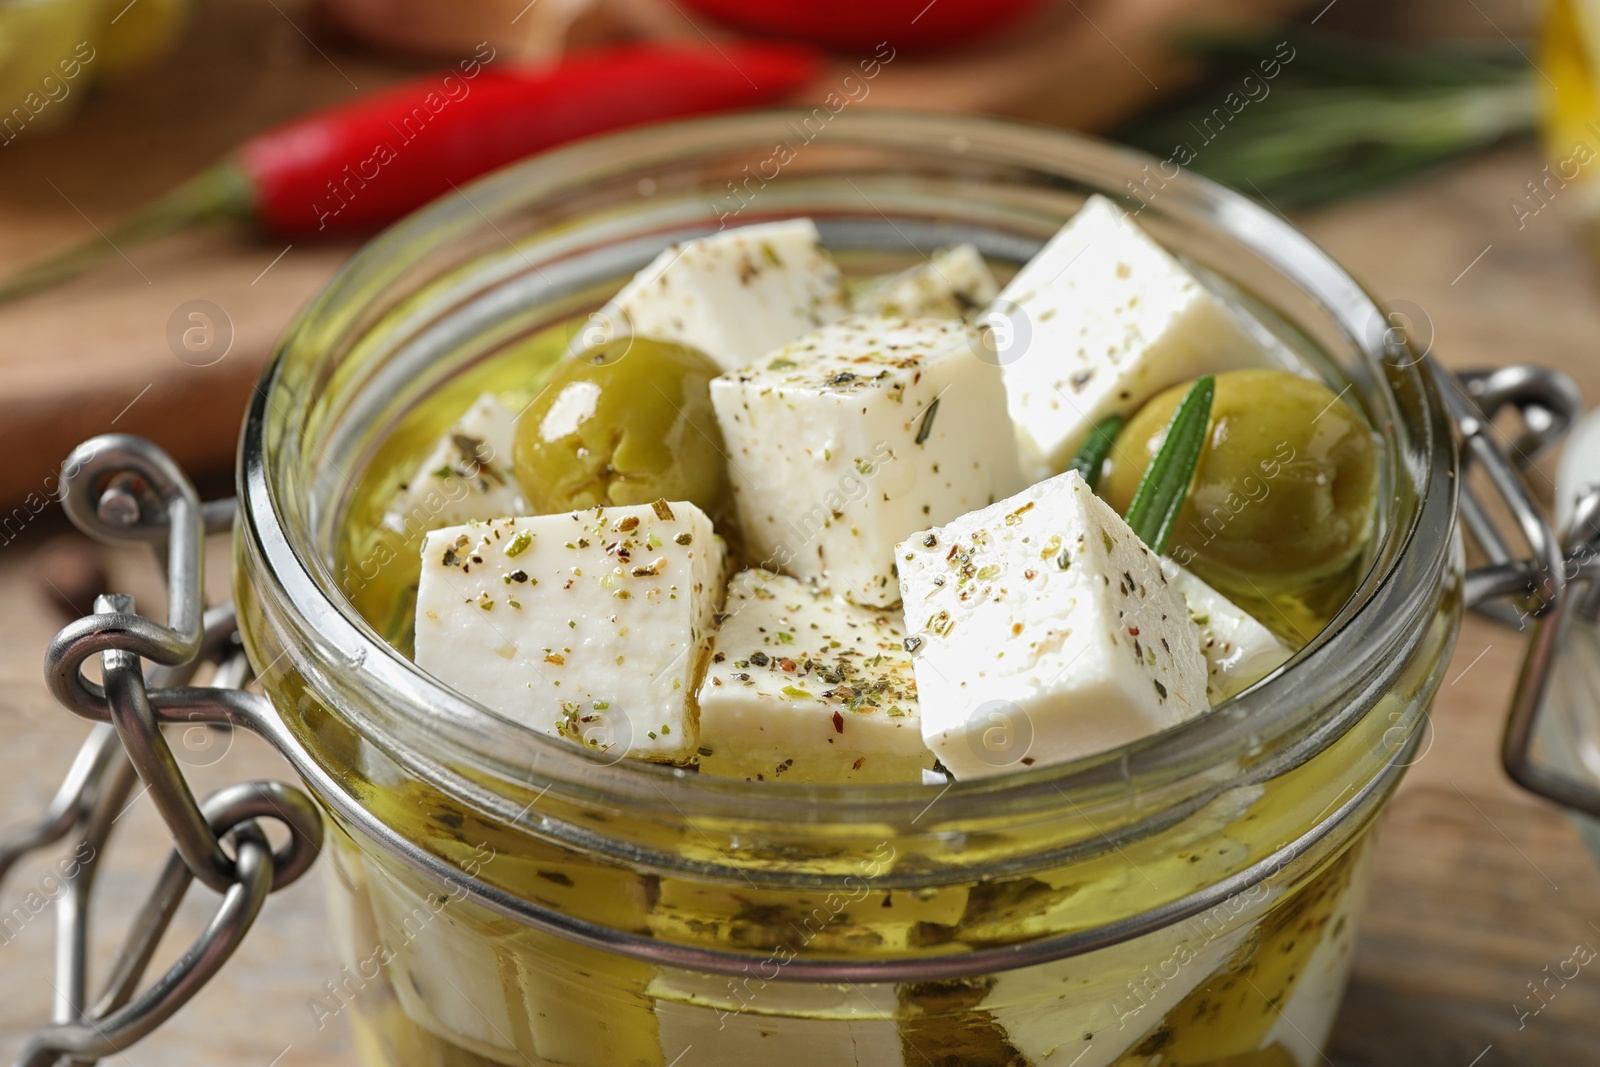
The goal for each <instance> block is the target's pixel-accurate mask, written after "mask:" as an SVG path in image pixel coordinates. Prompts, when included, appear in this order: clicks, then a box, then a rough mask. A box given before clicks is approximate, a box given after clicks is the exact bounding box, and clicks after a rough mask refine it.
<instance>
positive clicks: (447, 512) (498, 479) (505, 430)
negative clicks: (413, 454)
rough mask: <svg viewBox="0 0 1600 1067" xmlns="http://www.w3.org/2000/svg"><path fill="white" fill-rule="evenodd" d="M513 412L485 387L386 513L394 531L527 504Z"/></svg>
mask: <svg viewBox="0 0 1600 1067" xmlns="http://www.w3.org/2000/svg"><path fill="white" fill-rule="evenodd" d="M515 425H516V416H515V415H514V414H513V413H512V412H511V411H510V410H509V409H508V408H507V407H506V406H505V405H504V404H502V403H500V401H499V400H497V399H495V397H494V394H492V393H484V394H483V395H482V396H480V397H479V398H478V399H477V400H475V401H473V402H472V406H471V407H470V408H468V409H467V410H466V413H465V414H463V415H462V416H461V418H459V419H457V420H456V422H455V425H453V426H451V427H450V429H449V430H448V431H447V432H446V433H445V435H444V436H443V437H442V438H440V439H439V443H438V444H436V445H435V446H434V447H433V449H432V450H431V451H429V452H428V454H427V456H426V457H424V458H423V460H422V462H421V463H419V464H417V469H416V472H415V473H413V474H412V475H411V477H410V478H409V479H407V480H406V481H405V482H404V483H403V484H402V485H401V486H400V491H399V493H398V494H396V496H395V499H394V502H393V503H392V504H391V505H390V506H389V511H388V513H387V514H386V515H385V516H384V520H383V522H384V525H385V526H387V527H389V528H390V529H391V530H393V531H394V532H396V533H400V534H406V535H408V536H409V535H415V534H420V533H421V532H422V531H423V530H431V529H433V528H434V527H436V526H446V525H453V524H456V523H462V522H469V521H471V520H473V519H480V520H481V519H498V518H502V517H504V516H506V515H519V514H521V513H523V512H525V511H527V510H528V504H527V502H526V501H525V500H524V499H523V497H522V490H521V489H520V488H519V487H518V486H517V476H516V472H515V471H513V470H512V467H511V442H512V438H513V436H514V435H515V429H514V427H515Z"/></svg>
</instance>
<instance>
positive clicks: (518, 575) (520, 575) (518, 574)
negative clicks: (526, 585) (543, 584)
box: [507, 570, 528, 582]
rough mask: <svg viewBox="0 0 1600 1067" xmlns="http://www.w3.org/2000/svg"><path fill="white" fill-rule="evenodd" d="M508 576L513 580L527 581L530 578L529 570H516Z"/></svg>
mask: <svg viewBox="0 0 1600 1067" xmlns="http://www.w3.org/2000/svg"><path fill="white" fill-rule="evenodd" d="M507 577H509V578H510V579H511V580H512V581H513V582H525V581H527V580H528V572H527V571H525V570H514V571H512V572H511V573H510V574H509V575H507Z"/></svg>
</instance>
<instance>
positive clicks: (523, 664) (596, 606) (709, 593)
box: [416, 501, 723, 760]
mask: <svg viewBox="0 0 1600 1067" xmlns="http://www.w3.org/2000/svg"><path fill="white" fill-rule="evenodd" d="M722 570H723V546H722V542H721V540H720V539H719V538H718V537H717V536H716V533H715V532H714V531H713V530H712V528H711V520H710V519H708V518H706V516H705V513H704V512H702V511H701V510H700V509H699V508H697V507H695V506H694V505H693V504H690V503H686V502H682V501H674V502H672V503H671V504H668V503H667V502H666V501H657V502H656V503H654V504H639V505H632V506H628V507H610V508H594V509H590V510H586V511H575V512H570V513H565V514H559V515H540V516H537V517H534V518H515V519H497V520H495V521H493V522H488V523H468V524H467V525H464V526H451V527H447V528H445V529H443V530H434V531H433V532H431V533H429V534H428V536H427V537H426V538H425V539H424V540H423V544H422V577H421V581H420V583H419V584H418V587H417V628H416V634H417V642H416V649H417V651H416V662H417V665H418V666H420V667H422V668H423V669H424V670H426V671H428V672H430V673H432V674H433V675H434V676H435V677H437V678H439V679H440V680H441V681H444V682H446V683H448V684H450V685H452V686H454V687H455V688H456V689H458V690H460V691H461V692H462V693H464V694H466V695H467V696H469V697H471V698H472V699H474V700H476V701H478V702H479V703H480V704H483V705H485V706H487V707H489V708H491V709H493V710H494V711H497V712H499V713H500V714H501V715H503V716H505V717H506V718H508V719H512V720H514V721H516V722H519V723H522V724H523V725H525V726H527V727H528V728H529V729H533V730H539V731H541V732H543V733H547V734H551V735H554V736H562V737H567V738H568V739H570V740H573V741H576V742H578V743H581V744H586V745H588V746H589V747H591V748H594V749H596V750H598V751H602V752H605V753H607V754H609V755H610V756H613V757H615V758H617V759H620V758H621V757H622V756H624V755H627V756H631V757H634V758H636V759H648V760H676V759H683V758H686V757H688V756H690V755H692V754H693V753H694V750H695V735H696V723H695V718H694V713H693V704H692V702H691V700H690V697H691V694H692V690H693V684H694V679H695V676H696V674H697V672H698V670H699V667H700V660H701V657H702V655H703V653H704V648H705V644H706V641H707V640H708V638H709V636H710V633H711V630H712V628H713V619H714V616H715V613H716V608H717V601H718V598H719V597H720V596H721V593H722Z"/></svg>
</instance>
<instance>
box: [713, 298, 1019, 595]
mask: <svg viewBox="0 0 1600 1067" xmlns="http://www.w3.org/2000/svg"><path fill="white" fill-rule="evenodd" d="M980 350H981V345H980V344H979V342H978V340H977V338H976V335H975V333H974V332H973V331H972V330H970V329H969V328H968V327H967V326H965V325H964V324H962V323H959V322H948V321H942V320H935V319H883V318H876V317H872V316H861V315H856V316H851V317H850V318H848V319H845V320H843V321H842V322H838V323H835V324H834V325H832V326H826V327H823V328H822V329H820V330H818V331H816V332H815V333H812V334H808V335H807V336H806V337H803V338H801V339H800V340H798V341H796V342H794V343H793V344H791V345H788V346H786V347H784V348H781V349H779V350H777V351H776V352H773V353H771V354H770V355H768V356H765V357H763V358H762V359H761V360H760V361H758V362H757V363H755V364H752V365H751V366H748V367H745V368H743V369H742V370H739V371H737V372H735V373H732V374H725V375H723V376H722V377H720V378H717V379H715V380H713V381H712V383H711V402H712V405H713V406H714V407H715V408H716V412H717V422H718V423H719V424H720V425H721V427H722V435H723V439H724V440H725V441H726V442H727V448H728V456H729V460H730V462H731V464H732V467H733V474H732V477H731V479H730V480H731V482H732V484H733V496H734V501H735V502H736V504H737V505H738V509H739V516H740V523H741V526H742V530H743V533H744V537H745V540H746V546H745V547H746V549H747V550H748V551H749V553H750V555H751V556H753V557H754V558H756V559H759V560H762V561H763V562H764V563H765V564H766V565H767V566H768V568H769V569H782V570H786V571H788V572H789V573H791V574H795V575H798V576H799V577H801V578H805V579H808V580H812V581H814V582H816V583H817V584H818V585H820V586H822V587H824V588H827V589H829V590H831V591H832V592H833V593H835V594H836V595H840V596H843V597H845V598H846V599H848V600H850V601H852V602H853V603H856V604H863V605H868V606H872V607H884V606H887V605H890V604H893V603H895V602H896V601H897V600H899V599H900V590H899V588H898V587H897V586H896V584H895V579H894V546H895V543H896V542H897V541H899V540H900V539H901V538H903V537H906V536H907V535H909V534H910V533H911V532H912V531H913V530H917V529H920V528H922V527H924V526H927V525H930V524H933V523H939V522H945V521H947V520H949V519H953V518H955V517H956V516H957V515H961V514H963V513H965V512H968V511H971V510H972V509H974V508H980V507H983V506H984V505H986V504H989V503H992V502H993V501H995V500H999V499H1001V498H1002V497H1005V496H1008V495H1010V494H1011V493H1014V492H1016V491H1017V490H1018V489H1019V488H1021V486H1022V485H1023V484H1024V483H1023V480H1022V473H1021V470H1020V468H1019V466H1018V463H1017V456H1016V450H1015V446H1014V438H1013V436H1012V432H1011V426H1010V420H1009V419H1008V417H1007V416H1006V408H1005V389H1004V386H1003V384H1002V383H1001V380H1000V375H999V372H998V370H997V369H996V368H995V367H993V366H992V365H990V364H989V363H987V362H985V361H984V360H983V359H982V358H980V356H979V355H977V354H975V353H976V352H978V351H980Z"/></svg>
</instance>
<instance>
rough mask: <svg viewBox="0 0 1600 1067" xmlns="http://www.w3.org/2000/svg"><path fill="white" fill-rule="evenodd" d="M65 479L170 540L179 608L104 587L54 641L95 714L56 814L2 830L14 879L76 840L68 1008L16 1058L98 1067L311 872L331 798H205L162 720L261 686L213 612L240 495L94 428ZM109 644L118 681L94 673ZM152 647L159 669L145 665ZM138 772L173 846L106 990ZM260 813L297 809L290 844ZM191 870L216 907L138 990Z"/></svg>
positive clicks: (86, 507) (227, 724)
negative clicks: (211, 568) (92, 987)
mask: <svg viewBox="0 0 1600 1067" xmlns="http://www.w3.org/2000/svg"><path fill="white" fill-rule="evenodd" d="M61 492H62V505H63V507H64V509H65V510H66V512H67V514H68V516H69V517H70V518H71V519H72V520H73V522H74V523H76V524H77V526H78V527H79V528H80V529H82V530H83V531H84V532H85V533H87V534H89V535H90V536H93V537H96V538H98V539H100V540H103V541H111V542H127V541H143V542H146V543H148V544H150V545H151V546H152V547H154V548H155V550H156V554H157V558H158V559H159V560H161V562H162V563H163V565H164V567H165V569H166V573H167V598H168V611H167V615H168V619H169V622H168V624H167V625H164V626H163V625H161V624H160V623H157V622H155V621H154V620H152V619H150V618H149V617H147V616H144V615H140V614H138V613H137V612H136V611H134V605H133V600H132V598H131V597H126V596H115V595H114V596H103V597H100V598H99V599H98V600H97V601H96V603H95V613H94V614H93V615H90V616H88V617H86V618H83V619H79V620H77V621H76V622H73V623H71V624H69V625H67V626H66V627H64V628H63V629H62V630H61V632H60V633H59V634H57V635H56V638H55V640H54V641H52V642H51V644H50V649H49V651H48V652H47V653H46V656H45V677H46V681H47V683H48V685H49V687H50V691H51V692H52V694H54V695H55V697H56V698H57V699H58V700H59V701H60V702H61V703H62V704H63V705H64V706H65V707H67V708H68V709H69V710H71V711H73V712H74V713H76V714H78V715H81V716H83V717H85V718H88V719H91V720H94V721H95V723H96V725H95V727H94V729H93V730H91V731H90V733H89V737H88V739H87V740H86V741H85V742H84V744H83V747H82V748H81V749H80V750H79V753H78V758H77V759H76V760H75V761H74V763H73V765H72V769H71V770H70V771H69V772H68V773H67V778H66V781H65V782H64V783H63V784H62V786H61V788H60V790H59V791H58V792H57V794H56V797H55V800H54V801H52V803H51V804H50V806H49V807H48V809H47V810H46V812H45V814H44V816H43V817H42V818H41V819H39V820H38V821H37V822H36V823H34V824H33V825H31V826H28V827H25V828H23V829H22V830H21V831H19V832H17V833H14V834H12V835H11V836H9V837H7V838H4V839H0V881H3V879H4V877H5V875H6V873H7V872H8V871H9V870H10V869H11V868H12V867H13V866H15V864H16V863H17V861H18V860H20V859H22V858H23V857H24V856H27V855H29V854H31V853H34V852H38V851H41V850H43V849H46V848H49V847H51V846H53V845H56V844H58V843H62V842H66V841H68V840H69V839H73V838H75V840H76V844H75V846H74V847H73V848H72V849H71V852H70V863H68V864H67V865H66V866H64V867H63V873H64V877H63V879H62V883H63V889H62V892H61V895H60V897H59V898H58V900H57V908H56V921H57V937H56V972H57V973H56V980H55V983H54V985H55V989H56V998H55V1007H54V1011H53V1016H54V1018H53V1022H52V1024H51V1025H50V1026H47V1027H45V1028H44V1029H41V1030H39V1031H37V1032H36V1033H35V1034H34V1035H33V1037H32V1038H31V1039H30V1040H29V1041H28V1042H27V1043H26V1044H25V1045H24V1046H23V1048H22V1051H21V1053H20V1054H19V1055H18V1057H17V1060H16V1064H17V1067H49V1065H53V1064H56V1063H58V1061H61V1060H62V1058H63V1057H65V1058H66V1059H67V1061H68V1062H70V1063H72V1064H74V1065H84V1064H92V1063H94V1062H95V1061H96V1060H98V1059H101V1058H102V1057H105V1056H110V1055H113V1054H115V1053H119V1052H124V1051H126V1050H127V1048H128V1046H129V1045H131V1044H132V1043H134V1042H136V1041H138V1040H140V1039H141V1038H143V1037H145V1036H146V1035H148V1034H149V1033H151V1032H152V1031H153V1030H155V1029H156V1028H157V1027H159V1026H160V1025H161V1024H162V1023H163V1022H165V1021H166V1020H167V1019H169V1018H170V1017H171V1016H172V1015H173V1013H174V1012H176V1011H177V1010H178V1009H179V1008H181V1007H182V1006H183V1005H184V1004H186V1003H188V1001H189V1000H190V998H192V997H193V996H194V994H195V993H197V992H198V991H199V990H200V989H201V988H203V987H204V985H205V984H206V982H208V981H209V980H210V979H211V977H212V976H213V975H214V974H216V972H217V971H218V970H219V969H220V968H221V967H222V965H223V964H224V963H226V962H227V960H228V958H229V957H230V956H231V955H232V954H233V951H234V950H235V949H236V948H237V947H238V946H239V944H240V942H241V941H242V940H243V939H244V936H245V934H246V933H247V932H248V931H249V929H250V926H251V924H252V923H253V922H254V921H255V918H256V916H257V914H259V913H260V911H261V907H262V905H263V904H264V903H265V901H266V898H267V895H268V894H269V893H271V892H272V891H274V890H276V889H280V888H282V887H283V886H286V885H288V884H289V883H291V882H293V881H294V880H295V879H297V878H299V877H300V876H301V875H302V874H304V873H305V872H306V870H307V869H308V868H309V867H310V866H311V864H312V862H313V861H314V860H315V859H316V856H317V854H318V852H320V851H321V848H322V816H321V812H320V809H319V808H318V807H317V805H316V804H315V803H314V802H313V801H312V800H311V798H310V797H309V796H307V795H306V794H305V793H304V792H303V791H302V790H300V789H298V788H296V787H293V786H289V785H284V784H283V783H280V782H264V781H258V782H245V783H242V784H239V785H234V786H230V787H228V788H226V789H223V790H220V791H218V792H217V793H214V794H212V795H211V796H210V797H208V798H207V799H206V800H205V801H204V802H203V803H202V802H199V801H197V800H196V799H195V796H194V793H193V791H192V790H190V788H189V784H188V782H187V781H185V780H184V776H183V773H182V770H181V768H180V767H179V765H178V761H177V760H176V758H175V757H174V756H173V753H172V749H171V748H170V747H169V746H168V744H167V739H166V737H165V735H164V734H163V733H162V725H163V724H164V723H165V722H167V721H171V720H170V719H169V718H166V717H164V716H163V710H164V709H173V708H183V707H189V708H191V709H192V708H193V707H194V706H195V705H196V704H197V703H201V704H203V703H205V701H204V700H202V699H200V698H202V697H204V696H205V695H206V694H210V695H211V700H210V703H211V704H213V705H217V706H218V708H221V709H222V710H217V708H213V709H212V710H209V711H207V712H205V713H198V712H194V711H192V710H191V712H190V716H191V719H192V721H194V722H204V723H207V724H210V725H212V726H219V727H222V728H231V723H232V722H233V721H234V720H233V718H232V717H230V716H229V715H228V714H227V713H226V706H227V705H228V703H229V701H228V700H227V699H223V698H224V697H225V696H228V695H230V693H231V696H232V698H233V700H234V701H235V702H236V701H237V700H239V699H243V698H244V697H246V696H247V695H246V694H238V693H232V692H231V690H232V689H233V688H234V687H238V686H242V685H243V684H244V683H245V682H246V681H247V680H248V678H249V676H250V667H249V663H248V661H247V660H246V659H245V657H244V653H243V651H242V650H240V649H239V648H238V647H237V643H236V641H235V630H236V627H235V625H234V614H233V608H232V605H223V606H221V607H218V608H213V609H211V610H210V611H206V610H204V596H203V581H204V575H203V570H202V565H201V546H202V541H203V538H204V535H205V533H206V532H208V531H218V530H226V529H228V528H229V526H231V524H232V522H233V511H234V508H233V502H232V501H231V500H230V501H223V502H221V503H218V504H206V505H202V504H201V503H200V500H199V497H198V496H197V494H196V493H195V490H194V487H193V485H191V484H190V482H189V480H188V479H187V478H186V477H185V476H184V475H183V472H182V471H181V470H179V469H178V467H177V465H176V464H175V463H173V461H172V460H171V458H170V457H168V456H167V455H166V453H164V452H162V451H161V450H160V449H159V448H157V447H155V446H154V445H152V444H150V443H149V442H148V441H145V440H142V439H140V438H136V437H129V436H126V435H107V436H104V437H97V438H95V439H94V440H92V441H88V442H86V443H85V444H83V445H80V446H79V447H78V448H77V449H76V450H74V452H73V454H72V455H71V456H70V457H69V458H68V460H67V462H66V464H65V465H64V467H63V471H62V479H61ZM94 656H99V657H100V666H101V676H102V678H103V679H104V681H103V683H96V682H94V681H91V680H90V679H88V678H85V677H84V675H83V666H84V664H85V663H87V662H88V660H90V659H91V658H92V657H94ZM142 660H149V661H151V662H152V663H154V664H155V666H154V667H153V668H152V669H150V670H149V671H148V673H147V672H146V670H145V668H144V666H143V663H142ZM206 664H214V665H216V673H215V675H214V676H213V678H212V680H211V685H212V687H213V688H209V689H198V690H197V689H193V688H188V683H189V682H190V681H191V680H192V679H193V678H194V677H195V675H196V674H197V673H198V671H199V670H200V668H201V667H202V666H204V665H206ZM253 699H257V700H260V699H262V698H259V697H255V698H253ZM178 721H183V720H178ZM141 780H142V781H143V782H144V784H145V786H146V787H147V790H148V792H149V794H150V796H151V797H152V799H153V800H154V802H155V806H156V808H157V810H158V811H159V812H160V814H161V816H162V819H163V820H164V821H165V822H166V824H167V829H168V831H169V832H170V833H171V835H172V838H173V842H174V850H173V853H172V856H171V858H170V859H169V860H168V861H167V864H166V867H165V869H164V871H163V872H162V874H161V877H160V878H159V880H158V881H157V884H156V888H155V890H154V891H153V893H152V894H151V896H150V897H149V898H148V900H147V901H146V903H145V906H144V907H143V909H142V910H141V911H140V912H139V914H138V915H137V916H136V917H135V919H134V925H133V926H132V928H131V929H130V931H129V933H128V935H127V937H126V938H125V940H124V942H123V944H122V948H121V950H120V951H119V953H118V955H117V956H116V958H115V960H114V962H113V963H112V966H111V968H110V971H109V974H108V975H107V977H106V979H105V981H104V982H103V983H102V986H101V991H100V993H99V996H98V997H97V999H95V1000H94V1001H93V1002H91V1001H90V1000H89V999H88V994H89V977H88V971H89V967H88V962H89V961H88V946H89V937H88V917H89V912H90V907H89V902H90V897H91V895H92V893H93V889H94V883H95V874H96V872H97V871H98V869H99V865H100V862H101V859H102V856H103V853H104V850H105V846H106V844H107V842H108V840H109V838H110V835H111V831H112V827H113V824H114V823H115V822H116V818H117V816H118V815H119V814H120V813H121V811H122V810H123V808H124V807H125V806H126V804H127V803H128V796H129V794H130V793H131V792H132V789H133V786H134V784H135V783H136V782H138V781H141ZM261 819H276V820H277V821H279V822H280V823H282V824H283V825H284V826H285V827H286V828H287V830H288V832H289V838H288V841H287V843H286V844H284V845H283V846H281V847H280V848H278V849H277V850H274V849H272V848H271V847H270V845H269V843H268V841H267V836H266V833H265V831H264V830H263V829H262V827H261V824H260V822H259V820H261ZM193 881H200V882H202V883H204V884H205V885H206V886H208V887H210V888H211V889H213V890H215V891H217V892H218V893H220V894H221V901H220V902H219V904H218V906H217V911H216V914H215V915H214V916H213V918H212V920H211V922H210V923H208V924H207V925H206V927H205V930H204V931H203V932H202V933H201V934H200V936H199V938H198V939H197V940H196V941H195V942H194V944H193V945H191V946H190V948H189V949H188V951H186V952H184V953H183V954H182V956H180V957H179V959H178V961H177V962H176V963H174V964H173V965H172V966H171V967H170V968H169V969H168V970H167V972H166V974H165V975H163V976H162V977H161V978H160V979H158V980H156V981H155V982H153V983H151V984H150V985H149V986H147V987H146V988H145V989H143V990H142V991H141V990H140V988H139V983H140V981H141V979H142V978H143V976H144V972H145V970H146V969H147V968H148V967H149V964H150V961H151V960H152V959H153V958H154V956H155V952H156V949H157V948H158V947H159V944H160V941H161V938H162V937H163V935H164V934H165V933H166V930H167V927H168V925H169V923H170V922H171V920H172V917H173V915H174V914H175V913H176V911H177V908H178V904H179V902H180V901H181V900H182V899H183V896H184V894H185V893H186V892H187V890H188V888H189V885H190V883H191V882H193Z"/></svg>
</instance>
